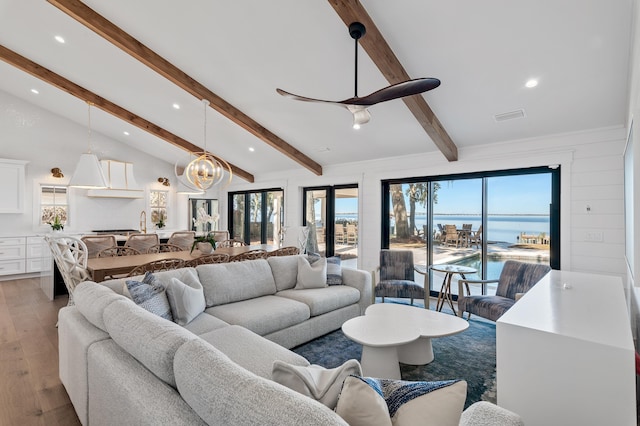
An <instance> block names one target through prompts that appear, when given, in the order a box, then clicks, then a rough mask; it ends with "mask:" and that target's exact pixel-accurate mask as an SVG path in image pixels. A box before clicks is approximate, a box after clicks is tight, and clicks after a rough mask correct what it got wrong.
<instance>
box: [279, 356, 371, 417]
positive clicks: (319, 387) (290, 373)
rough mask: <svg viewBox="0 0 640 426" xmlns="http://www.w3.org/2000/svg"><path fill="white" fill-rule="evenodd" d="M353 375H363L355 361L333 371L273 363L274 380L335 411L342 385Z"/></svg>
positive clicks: (351, 360) (319, 367)
mask: <svg viewBox="0 0 640 426" xmlns="http://www.w3.org/2000/svg"><path fill="white" fill-rule="evenodd" d="M351 374H355V375H358V376H359V375H361V374H362V368H361V367H360V363H359V362H358V361H357V360H355V359H350V360H348V361H347V362H345V363H344V364H342V365H341V366H339V367H336V368H331V369H326V368H324V367H321V366H319V365H309V366H307V367H302V366H298V365H291V364H289V363H286V362H283V361H278V360H276V361H274V363H273V373H272V379H273V381H274V382H277V383H280V384H281V385H284V386H286V387H288V388H289V389H293V390H294V391H296V392H299V393H301V394H303V395H305V396H308V397H310V398H313V399H315V400H316V401H319V402H321V403H322V404H324V405H326V406H327V407H329V408H331V409H332V410H333V409H334V408H335V407H336V404H337V403H338V394H339V393H340V388H341V387H342V383H343V382H344V379H345V378H347V377H349V375H351Z"/></svg>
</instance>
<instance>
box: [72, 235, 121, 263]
mask: <svg viewBox="0 0 640 426" xmlns="http://www.w3.org/2000/svg"><path fill="white" fill-rule="evenodd" d="M80 239H81V240H82V241H83V242H84V244H85V245H86V246H87V250H88V253H89V259H93V258H95V257H98V253H99V252H100V251H101V250H104V249H106V248H111V247H116V246H117V245H118V243H117V242H116V236H115V235H85V236H84V237H82V238H80Z"/></svg>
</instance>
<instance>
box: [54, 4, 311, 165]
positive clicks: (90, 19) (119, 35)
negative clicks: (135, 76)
mask: <svg viewBox="0 0 640 426" xmlns="http://www.w3.org/2000/svg"><path fill="white" fill-rule="evenodd" d="M47 1H48V2H49V3H50V4H52V5H53V6H55V7H57V8H58V9H60V10H61V11H63V12H65V13H66V14H67V15H69V16H70V17H72V18H73V19H75V20H76V21H78V22H80V23H81V24H83V25H84V26H86V27H88V28H89V29H91V30H92V31H94V32H95V33H96V34H98V35H100V36H101V37H103V38H104V39H106V40H108V41H110V42H111V43H112V44H114V45H115V46H116V47H118V48H120V49H121V50H123V51H125V52H127V53H128V54H129V55H131V56H133V57H134V58H135V59H137V60H138V61H140V62H142V63H143V64H145V65H146V66H148V67H149V68H151V69H153V70H154V71H156V72H157V73H158V74H160V75H162V76H163V77H165V78H166V79H168V80H169V81H171V82H172V83H174V84H176V85H177V86H179V87H180V88H182V89H183V90H185V91H187V92H188V93H190V94H192V95H193V96H195V97H197V98H198V99H207V100H208V101H209V102H210V106H211V108H213V109H215V110H216V111H218V112H219V113H220V114H222V115H224V116H225V117H227V118H228V119H229V120H231V121H232V122H234V123H235V124H237V125H238V126H240V127H242V128H243V129H245V130H246V131H248V132H249V133H251V134H252V135H254V136H256V137H257V138H259V139H261V140H262V141H264V142H265V143H267V144H268V145H270V146H271V147H272V148H274V149H276V150H278V151H280V152H281V153H282V154H284V155H286V156H287V157H289V158H290V159H292V160H293V161H295V162H296V163H298V164H300V165H302V166H304V167H305V168H307V169H308V170H310V171H311V172H313V173H315V174H316V175H318V176H321V175H322V166H321V165H320V164H318V163H316V162H315V161H313V160H312V159H311V158H309V157H307V156H306V155H305V154H303V153H302V152H300V151H299V150H298V149H296V148H295V147H293V146H292V145H290V144H288V143H287V142H285V141H284V140H283V139H281V138H280V137H278V136H277V135H275V134H274V133H272V132H271V131H269V130H268V129H266V128H265V127H263V126H262V125H261V124H260V123H258V122H257V121H255V120H254V119H252V118H251V117H249V116H248V115H246V114H245V113H243V112H242V111H240V110H239V109H238V108H236V107H234V106H233V105H231V104H230V103H229V102H227V101H225V100H224V99H222V98H221V97H220V96H218V95H216V94H215V93H213V92H212V91H211V90H209V89H208V88H206V87H205V86H204V85H202V84H200V83H199V82H197V81H196V80H195V79H193V78H191V77H190V76H189V75H187V74H186V73H185V72H184V71H182V70H180V69H179V68H177V67H176V66H175V65H173V64H171V63H170V62H169V61H167V60H166V59H164V58H163V57H161V56H160V55H158V54H157V53H156V52H154V51H153V50H151V49H149V48H148V47H147V46H145V45H144V44H142V43H141V42H140V41H138V40H137V39H135V38H134V37H132V36H131V35H130V34H128V33H126V32H125V31H123V30H122V29H121V28H119V27H118V26H116V25H115V24H113V23H112V22H111V21H109V20H107V19H106V18H105V17H103V16H102V15H100V14H98V13H97V12H96V11H94V10H93V9H91V8H90V7H88V6H86V5H85V4H83V3H82V2H81V1H79V0H47Z"/></svg>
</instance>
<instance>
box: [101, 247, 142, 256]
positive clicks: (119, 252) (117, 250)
mask: <svg viewBox="0 0 640 426" xmlns="http://www.w3.org/2000/svg"><path fill="white" fill-rule="evenodd" d="M136 254H142V253H140V252H139V251H138V250H136V249H134V248H133V247H122V246H118V247H109V248H106V249H104V250H100V251H99V252H98V256H97V257H117V256H134V255H136Z"/></svg>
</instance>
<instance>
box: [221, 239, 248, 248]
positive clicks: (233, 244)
mask: <svg viewBox="0 0 640 426" xmlns="http://www.w3.org/2000/svg"><path fill="white" fill-rule="evenodd" d="M246 245H247V243H245V242H244V241H240V240H234V239H230V240H222V241H220V242H216V248H219V247H244V246H246Z"/></svg>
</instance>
